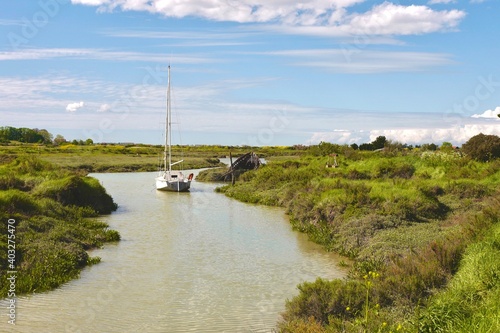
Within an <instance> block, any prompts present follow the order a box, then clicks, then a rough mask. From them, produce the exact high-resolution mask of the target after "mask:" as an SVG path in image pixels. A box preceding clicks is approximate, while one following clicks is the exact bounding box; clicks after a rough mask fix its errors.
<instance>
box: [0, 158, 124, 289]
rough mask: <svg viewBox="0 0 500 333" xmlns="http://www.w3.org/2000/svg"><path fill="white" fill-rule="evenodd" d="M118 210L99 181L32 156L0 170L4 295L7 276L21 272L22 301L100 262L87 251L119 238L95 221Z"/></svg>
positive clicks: (0, 257) (0, 262) (18, 285)
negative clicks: (24, 296) (12, 251)
mask: <svg viewBox="0 0 500 333" xmlns="http://www.w3.org/2000/svg"><path fill="white" fill-rule="evenodd" d="M4 161H6V160H5V159H4ZM116 207H117V206H116V204H115V203H114V202H113V199H112V198H111V197H110V196H109V195H108V194H107V193H106V191H105V189H104V188H103V187H102V186H101V185H100V184H99V182H98V181H97V180H96V179H93V178H90V177H86V176H84V175H82V174H79V173H75V172H71V171H68V170H65V169H61V168H60V167H58V166H56V165H53V164H50V163H48V162H46V161H43V160H40V159H37V158H35V157H33V156H20V157H17V158H15V159H11V160H10V163H7V164H3V165H0V219H1V225H2V230H3V231H2V232H1V233H0V281H1V282H0V295H1V296H2V297H5V296H7V294H8V290H9V286H8V283H7V282H8V280H7V275H8V274H7V271H12V270H16V271H17V279H16V295H20V294H25V293H32V292H40V291H45V290H50V289H53V288H56V287H58V286H60V285H61V284H63V283H65V282H67V281H69V280H71V279H73V278H76V277H78V275H79V273H80V271H81V269H82V268H83V267H85V266H87V265H90V264H94V263H97V262H99V258H92V257H89V255H88V253H87V250H89V249H92V248H96V247H99V246H102V245H103V244H104V243H105V242H111V241H118V240H119V239H120V235H119V234H118V232H116V231H114V230H109V229H108V225H107V224H105V223H102V222H98V221H95V220H93V219H92V218H93V217H96V216H98V214H108V213H111V212H112V211H113V210H115V209H116ZM9 220H10V221H13V220H15V223H14V224H10V223H9ZM9 225H11V227H10V228H11V232H10V233H9V229H8V228H9ZM9 236H10V237H11V238H9ZM13 237H15V238H13ZM9 240H10V241H11V242H10V245H11V246H12V241H15V258H14V259H15V260H14V261H12V260H9V259H12V258H9V257H8V249H9ZM10 265H14V266H10Z"/></svg>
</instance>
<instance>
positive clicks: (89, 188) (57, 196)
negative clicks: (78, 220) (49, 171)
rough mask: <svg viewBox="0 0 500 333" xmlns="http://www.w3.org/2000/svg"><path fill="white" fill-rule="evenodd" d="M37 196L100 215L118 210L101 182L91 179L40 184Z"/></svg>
mask: <svg viewBox="0 0 500 333" xmlns="http://www.w3.org/2000/svg"><path fill="white" fill-rule="evenodd" d="M35 194H36V195H38V196H41V197H47V198H51V199H53V200H56V201H58V202H60V203H62V204H63V205H75V206H81V207H91V208H92V209H94V210H95V211H97V212H98V213H100V214H109V213H111V212H112V211H114V210H116V208H117V206H116V204H115V203H114V202H113V199H112V198H111V197H110V196H109V195H108V194H107V193H106V190H105V189H104V188H103V187H102V186H101V185H100V184H99V181H97V180H96V179H94V178H91V177H80V176H69V177H65V178H62V179H56V180H49V181H46V182H44V183H42V184H40V185H39V186H38V187H37V188H36V189H35Z"/></svg>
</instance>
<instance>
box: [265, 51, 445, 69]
mask: <svg viewBox="0 0 500 333" xmlns="http://www.w3.org/2000/svg"><path fill="white" fill-rule="evenodd" d="M264 54H269V55H277V56H288V57H295V58H298V59H299V60H298V61H297V62H295V63H294V64H295V65H299V66H310V67H319V68H322V69H325V70H328V71H332V72H337V73H364V74H367V73H387V72H416V71H425V70H429V69H431V68H435V67H437V66H446V65H451V64H454V63H455V62H454V61H453V60H452V59H451V55H448V54H444V53H428V52H390V51H369V50H361V49H359V48H345V49H313V50H285V51H276V52H268V53H264Z"/></svg>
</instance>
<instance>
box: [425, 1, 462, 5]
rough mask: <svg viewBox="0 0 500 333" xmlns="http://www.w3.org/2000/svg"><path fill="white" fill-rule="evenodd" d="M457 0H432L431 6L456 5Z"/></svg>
mask: <svg viewBox="0 0 500 333" xmlns="http://www.w3.org/2000/svg"><path fill="white" fill-rule="evenodd" d="M456 2H457V1H456V0H430V1H429V5H435V4H441V3H443V4H446V3H456Z"/></svg>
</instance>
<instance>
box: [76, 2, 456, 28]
mask: <svg viewBox="0 0 500 333" xmlns="http://www.w3.org/2000/svg"><path fill="white" fill-rule="evenodd" d="M436 1H441V2H443V1H445V0H431V2H436ZM361 2H364V0H302V1H300V2H297V1H295V0H280V1H264V0H242V1H227V0H213V1H204V0H184V1H179V2H172V1H167V0H72V3H73V4H82V5H89V6H97V7H98V10H100V11H112V10H115V9H117V8H120V9H122V10H124V11H131V10H134V11H148V12H151V13H159V14H162V15H164V16H167V17H176V18H182V17H187V16H196V17H201V18H204V19H208V20H214V21H230V22H238V23H267V24H271V26H272V27H273V28H277V27H281V28H284V29H282V30H281V31H282V32H287V33H307V34H316V33H318V34H325V31H324V29H325V28H326V29H327V31H328V32H327V33H329V34H332V35H344V36H345V35H353V34H362V35H410V34H423V33H430V32H436V31H446V30H452V29H455V28H456V27H457V25H458V24H459V23H460V21H461V20H462V19H463V18H464V17H465V12H464V11H461V10H442V11H436V10H433V9H431V8H429V7H427V6H423V5H410V6H404V5H397V4H393V3H390V2H387V1H386V2H383V3H381V4H378V5H375V6H373V7H372V9H371V10H369V11H367V12H365V13H350V12H349V10H348V9H349V7H352V6H353V5H355V4H357V3H361Z"/></svg>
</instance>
